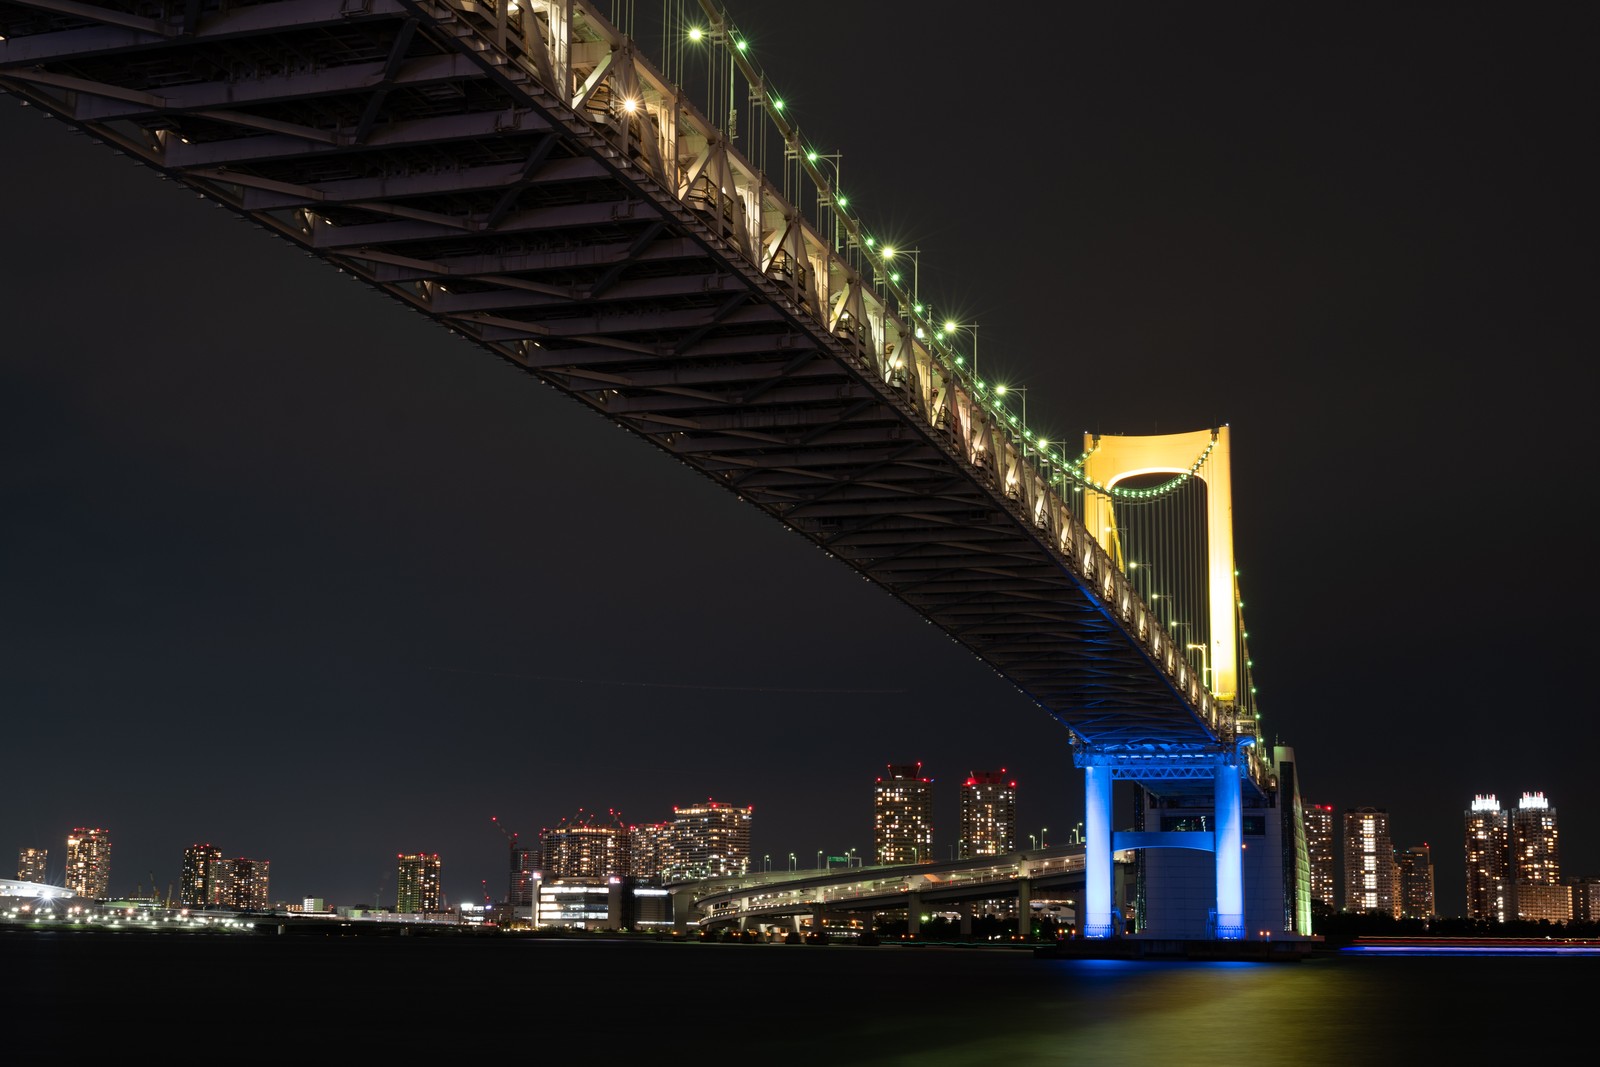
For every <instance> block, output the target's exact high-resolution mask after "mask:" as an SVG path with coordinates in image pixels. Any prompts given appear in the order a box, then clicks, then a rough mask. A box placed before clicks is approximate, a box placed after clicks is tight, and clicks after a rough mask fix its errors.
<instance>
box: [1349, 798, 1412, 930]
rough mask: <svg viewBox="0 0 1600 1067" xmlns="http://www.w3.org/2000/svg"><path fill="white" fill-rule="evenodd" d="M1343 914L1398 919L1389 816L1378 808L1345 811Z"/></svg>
mask: <svg viewBox="0 0 1600 1067" xmlns="http://www.w3.org/2000/svg"><path fill="white" fill-rule="evenodd" d="M1344 910H1345V911H1350V912H1356V913H1358V914H1367V913H1372V912H1376V913H1378V914H1380V915H1390V916H1394V917H1395V918H1399V916H1400V899H1399V897H1398V896H1397V895H1396V893H1395V862H1394V843H1393V839H1392V838H1391V837H1390V836H1389V813H1388V812H1386V811H1384V810H1383V809H1382V808H1348V809H1346V810H1345V813H1344Z"/></svg>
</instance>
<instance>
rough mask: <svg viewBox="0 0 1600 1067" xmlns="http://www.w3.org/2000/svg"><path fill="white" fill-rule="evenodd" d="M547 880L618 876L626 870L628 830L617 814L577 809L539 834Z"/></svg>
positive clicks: (614, 812)
mask: <svg viewBox="0 0 1600 1067" xmlns="http://www.w3.org/2000/svg"><path fill="white" fill-rule="evenodd" d="M539 845H540V850H541V851H542V852H543V853H544V868H543V871H544V876H545V880H546V881H553V880H555V879H557V878H610V877H612V876H617V877H621V876H622V875H624V874H626V873H627V871H628V828H627V827H626V826H624V825H623V823H622V818H621V816H619V815H618V814H617V813H616V811H614V810H612V811H607V812H605V813H603V814H602V813H600V812H591V811H586V810H585V809H583V808H579V809H578V810H577V812H576V813H574V814H573V815H570V816H568V817H567V818H564V819H562V820H561V821H560V822H559V823H557V824H556V825H555V826H553V827H547V828H546V829H544V830H541V831H540V832H539Z"/></svg>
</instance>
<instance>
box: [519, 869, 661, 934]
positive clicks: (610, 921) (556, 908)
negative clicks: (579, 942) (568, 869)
mask: <svg viewBox="0 0 1600 1067" xmlns="http://www.w3.org/2000/svg"><path fill="white" fill-rule="evenodd" d="M534 925H535V926H539V927H567V928H569V929H574V930H669V929H671V928H672V897H671V895H670V894H669V893H668V891H667V890H665V889H662V888H660V887H658V886H641V885H637V884H635V883H634V880H633V879H631V878H561V879H556V880H555V881H552V882H541V883H540V884H539V890H538V910H537V912H536V913H535V916H534Z"/></svg>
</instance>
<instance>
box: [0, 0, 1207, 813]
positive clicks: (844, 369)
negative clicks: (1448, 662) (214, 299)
mask: <svg viewBox="0 0 1600 1067" xmlns="http://www.w3.org/2000/svg"><path fill="white" fill-rule="evenodd" d="M138 10H139V11H140V12H142V11H143V10H144V8H142V7H141V8H139V9H138ZM162 10H163V11H164V12H165V14H164V15H163V17H159V18H156V17H149V16H147V15H145V14H140V13H136V12H135V10H134V7H133V5H114V6H99V5H89V4H80V3H66V2H65V0H26V2H0V36H3V37H4V40H3V42H0V88H3V89H5V90H6V91H8V92H10V93H12V94H13V95H15V96H17V97H20V98H22V99H24V100H26V101H28V102H30V103H31V104H33V105H34V106H36V107H38V108H39V109H40V110H42V111H44V112H47V113H49V114H51V115H54V116H57V117H59V118H61V119H64V120H66V121H67V122H69V123H71V124H72V125H74V126H76V127H78V128H80V129H82V130H84V131H86V132H87V133H89V134H90V135H92V136H94V137H95V138H97V139H99V140H102V141H104V142H106V143H108V144H110V145H112V146H114V147H115V148H117V149H119V150H121V151H123V152H125V153H127V154H129V155H132V156H135V157H137V158H138V159H140V160H142V161H144V162H145V163H147V164H149V165H150V166H152V167H153V168H155V169H157V170H159V171H160V172H162V173H163V174H165V175H167V176H169V177H170V178H173V179H175V180H177V181H180V182H182V183H184V184H186V185H187V186H189V187H191V188H193V189H195V190H196V191H198V192H199V193H200V194H201V195H202V196H203V197H205V198H207V199H209V200H212V201H214V202H217V203H220V204H222V205H225V206H226V207H228V208H230V209H231V210H233V211H235V212H238V213H239V214H241V215H243V216H245V217H247V218H249V219H251V220H253V221H254V222H256V223H257V224H259V225H261V226H262V227H264V228H266V229H268V230H270V231H271V232H273V233H275V234H277V235H278V236H280V237H283V238H285V239H287V240H289V241H292V242H294V243H295V244H296V245H298V246H299V247H301V248H304V249H305V250H307V251H308V252H310V253H312V254H314V255H315V256H317V257H318V258H320V259H322V260H324V261H325V262H327V263H330V264H333V265H335V266H337V267H338V268H340V269H341V270H344V271H346V272H348V273H350V274H352V275H354V276H355V277H357V278H360V279H362V280H364V281H365V282H367V283H368V284H370V285H371V286H373V287H375V288H377V289H379V290H381V291H382V292H384V293H385V294H387V295H389V296H390V297H392V298H394V299H395V300H397V301H399V302H400V303H402V304H404V305H405V306H407V307H409V308H411V309H413V310H415V311H417V312H419V313H421V314H423V315H425V316H427V317H428V318H429V319H432V320H434V321H437V322H440V323H443V324H445V325H447V326H448V327H449V328H451V329H452V330H454V331H456V332H457V333H458V334H460V335H461V336H463V337H465V338H467V339H468V340H470V341H472V342H474V343H476V344H478V345H480V346H482V347H484V348H486V349H488V350H490V351H492V352H494V353H496V354H497V355H499V356H500V357H502V358H503V359H505V360H507V361H509V362H510V363H512V364H514V365H515V366H517V367H520V368H522V369H524V370H525V371H527V372H528V373H529V374H531V375H533V376H534V377H536V378H538V379H539V380H541V381H543V382H545V383H547V384H548V385H550V386H552V387H554V388H555V389H557V390H559V391H560V392H562V393H563V394H565V395H567V396H569V397H572V398H574V399H576V400H579V401H581V402H582V403H584V404H585V405H587V406H589V407H590V408H591V409H592V410H593V411H595V412H596V413H597V414H599V415H601V416H603V417H604V418H606V419H607V420H609V421H611V422H612V423H615V424H618V425H621V426H623V427H625V428H627V429H628V430H630V431H632V432H633V433H635V434H637V435H638V436H640V437H642V438H644V439H645V440H647V441H649V442H650V443H651V444H653V445H655V446H656V447H657V448H659V449H660V450H662V451H663V452H666V453H667V454H669V455H671V456H673V457H675V458H676V459H678V460H679V461H681V462H682V463H684V464H686V465H687V466H689V467H690V468H692V469H694V470H696V471H698V472H699V473H701V474H703V475H705V476H706V477H708V478H710V479H712V480H713V481H715V482H716V483H717V484H719V485H721V486H723V487H724V488H726V489H727V490H729V491H730V492H732V493H735V494H736V495H737V496H738V497H739V498H740V499H742V500H744V501H745V502H747V503H749V504H751V505H753V506H755V507H758V508H760V509H762V510H763V511H764V512H766V513H767V514H769V515H771V516H772V517H773V518H775V519H777V520H778V521H780V522H782V523H783V524H784V525H785V526H787V527H789V528H790V529H791V530H794V531H796V532H798V533H800V534H801V535H803V536H804V537H805V538H807V539H808V540H810V541H811V542H812V543H813V544H815V545H817V546H818V547H820V548H822V549H824V550H825V551H827V552H828V553H829V554H830V555H832V556H833V557H835V558H837V559H839V560H840V561H842V562H844V563H846V564H848V565H849V566H851V567H853V568H855V569H856V570H857V571H859V572H860V573H862V574H864V575H865V576H867V577H868V578H870V579H871V580H872V581H874V582H876V583H877V584H878V585H880V586H882V587H883V588H884V589H886V590H888V591H889V592H890V593H892V594H893V595H894V596H895V597H897V598H898V599H900V600H901V601H903V602H904V603H906V604H907V605H909V606H910V607H911V608H912V609H913V610H915V611H916V612H917V613H919V614H921V615H922V616H924V617H925V618H927V619H929V620H931V621H932V622H933V623H935V624H936V625H938V626H939V627H940V628H941V629H943V630H944V631H945V632H946V633H948V634H949V635H950V636H951V637H953V638H954V639H955V640H956V641H958V642H959V643H960V644H962V645H963V646H965V647H966V648H967V649H969V650H971V652H972V653H974V654H976V655H977V656H978V657H980V658H981V659H983V660H984V661H985V662H987V663H989V664H990V665H992V666H993V667H994V668H995V669H996V670H997V671H998V672H999V673H1001V674H1002V675H1004V676H1005V677H1006V678H1008V679H1010V680H1011V681H1012V682H1014V683H1015V684H1016V685H1017V686H1018V687H1019V688H1021V689H1022V690H1023V691H1024V692H1025V693H1027V694H1028V695H1029V696H1030V697H1031V698H1032V699H1033V700H1035V701H1036V702H1037V703H1038V704H1039V705H1040V706H1041V707H1043V708H1045V709H1046V710H1047V711H1049V712H1050V713H1051V714H1053V715H1055V716H1056V717H1057V718H1059V719H1060V720H1061V721H1062V722H1063V723H1065V724H1067V725H1068V726H1069V727H1070V728H1071V730H1072V731H1073V734H1074V735H1075V737H1076V739H1078V740H1079V741H1080V742H1083V743H1085V744H1086V745H1088V746H1090V747H1092V748H1093V749H1094V750H1095V751H1115V752H1120V753H1125V754H1128V755H1130V756H1134V757H1139V756H1141V755H1142V756H1147V757H1149V758H1150V759H1151V761H1152V763H1151V765H1152V767H1153V766H1154V764H1155V763H1156V762H1159V760H1160V759H1161V758H1163V757H1166V756H1169V755H1172V754H1182V753H1202V752H1203V753H1215V752H1217V751H1219V747H1218V746H1219V739H1218V737H1217V735H1216V732H1215V730H1213V729H1211V728H1208V727H1207V725H1206V723H1205V722H1203V721H1202V720H1201V718H1200V717H1199V716H1198V715H1197V713H1196V710H1195V707H1194V706H1193V704H1192V703H1191V702H1190V701H1188V700H1186V699H1185V696H1184V694H1183V693H1182V692H1180V691H1179V690H1178V689H1177V688H1176V687H1175V686H1174V685H1173V684H1172V680H1171V678H1170V677H1168V676H1167V675H1165V674H1164V673H1163V672H1162V670H1161V669H1160V667H1159V665H1158V664H1157V663H1156V662H1155V660H1154V659H1153V658H1152V655H1151V652H1150V650H1149V648H1148V645H1147V643H1145V642H1143V641H1141V639H1140V636H1139V635H1138V634H1136V633H1135V632H1133V629H1132V628H1131V627H1130V626H1129V624H1128V623H1127V622H1126V621H1124V620H1121V619H1119V618H1117V616H1116V613H1115V612H1114V611H1113V610H1112V608H1111V606H1110V603H1109V599H1108V598H1106V597H1104V596H1102V595H1100V593H1101V592H1103V591H1101V590H1097V588H1096V585H1095V583H1094V582H1093V581H1086V580H1085V578H1084V576H1083V574H1082V573H1080V572H1079V571H1080V570H1081V568H1078V567H1077V566H1076V565H1075V563H1074V561H1073V559H1072V558H1071V555H1070V554H1069V553H1064V552H1063V551H1062V550H1061V548H1060V541H1059V540H1058V539H1057V538H1055V537H1053V536H1052V534H1051V532H1050V531H1048V530H1046V529H1043V528H1041V526H1040V524H1039V521H1038V518H1037V516H1038V512H1037V511H1032V510H1030V509H1029V508H1027V507H1026V506H1025V505H1024V504H1023V503H1022V501H1021V500H1020V499H1018V498H1016V497H1015V496H1013V495H1010V494H1008V491H1007V489H1008V487H1007V486H1006V485H1005V484H1004V483H1003V482H1002V480H1001V479H1000V478H997V476H996V474H995V472H994V470H993V469H992V468H991V467H989V466H983V465H974V464H973V463H971V462H969V461H968V459H967V458H966V457H965V456H964V455H963V452H962V450H960V449H958V448H956V447H955V446H954V445H953V443H952V440H953V438H952V434H953V432H954V430H953V428H952V427H951V426H949V425H942V424H938V423H937V420H936V422H935V423H934V424H930V423H929V422H927V421H925V420H923V419H921V418H920V417H919V416H918V414H917V412H916V411H915V409H914V407H913V406H912V405H911V404H910V403H909V401H908V399H907V397H906V395H905V393H904V391H903V389H902V387H901V383H899V382H898V381H896V380H895V379H894V378H893V377H889V378H885V377H884V376H883V375H882V374H881V373H880V372H879V365H878V364H877V363H876V362H875V360H874V359H873V358H872V357H873V356H874V355H875V354H873V353H868V352H866V351H865V349H864V346H863V345H862V343H861V341H860V339H859V338H856V337H852V336H850V335H849V334H847V333H843V332H842V331H838V330H837V329H835V330H834V331H832V332H830V328H829V326H828V318H827V316H826V315H822V314H819V313H818V309H817V308H816V307H815V306H814V303H815V301H814V300H813V299H811V298H810V296H809V295H808V293H807V292H806V291H805V289H804V287H797V286H796V285H795V284H793V282H792V280H789V279H786V278H785V277H784V276H783V275H782V273H781V272H780V271H777V270H774V269H767V270H765V271H764V270H763V269H761V268H759V267H758V266H757V265H756V263H755V262H753V261H752V260H751V258H750V257H749V256H748V255H747V254H746V253H745V252H743V251H741V250H740V248H739V247H738V246H737V243H736V242H734V241H733V240H731V239H730V238H729V237H728V235H727V232H726V226H725V224H724V223H725V220H724V219H722V218H720V217H719V211H721V210H726V208H725V206H724V208H722V209H719V208H718V207H717V206H716V205H715V204H706V203H697V202H696V201H695V200H694V199H693V198H692V197H686V196H684V197H680V195H679V193H678V192H675V191H674V190H673V189H671V188H669V187H668V186H667V185H664V184H662V183H661V182H658V181H656V180H655V179H654V178H652V177H651V175H650V174H649V173H648V171H649V166H648V164H649V163H650V161H649V160H648V159H646V158H644V157H643V156H641V155H639V154H638V153H636V152H635V153H630V152H629V151H628V148H627V141H626V139H624V140H623V141H622V142H621V147H620V148H619V142H618V141H617V140H616V137H615V134H614V131H611V130H609V129H608V128H607V127H606V126H605V125H604V124H603V123H597V122H596V121H594V117H593V116H589V115H585V114H583V113H581V112H580V111H579V110H577V109H575V108H574V107H572V106H569V102H567V101H566V100H565V97H564V94H561V93H556V92H553V91H551V89H550V88H549V87H548V86H546V85H544V84H542V83H541V81H540V79H539V78H538V77H535V76H534V75H535V74H536V73H537V72H536V71H534V70H533V68H532V67H531V66H530V64H529V63H527V62H521V61H518V62H511V61H510V60H508V58H507V56H506V54H502V53H499V52H497V51H496V50H495V49H494V48H485V47H484V46H483V44H482V37H483V35H482V34H481V33H477V32H470V33H469V32H467V28H466V24H465V21H464V15H463V12H465V11H466V10H467V8H465V7H461V6H459V5H458V6H450V5H446V4H443V3H412V2H409V0H362V2H359V3H353V2H350V0H344V2H341V0H291V2H280V3H260V4H249V3H245V4H230V5H228V6H227V7H223V6H221V5H219V4H218V3H217V2H216V0H205V2H199V0H195V2H191V3H189V4H187V5H182V4H175V5H171V6H170V7H168V8H163V9H162ZM484 10H487V9H484ZM504 10H505V8H504V5H502V7H501V11H502V14H501V16H500V18H501V32H502V35H503V33H504V14H503V12H504ZM599 43H600V44H602V45H603V43H604V42H599ZM268 299H270V298H268ZM580 447H581V446H580ZM568 461H570V457H569V458H568ZM1148 784H1149V785H1150V787H1151V788H1152V789H1154V790H1156V791H1157V792H1163V791H1168V792H1184V791H1189V790H1201V791H1204V792H1205V793H1208V794H1209V792H1210V789H1211V783H1210V781H1209V779H1206V780H1204V781H1201V780H1198V779H1196V778H1194V777H1193V776H1184V775H1179V774H1171V773H1167V774H1155V773H1153V774H1152V775H1150V777H1149V782H1148Z"/></svg>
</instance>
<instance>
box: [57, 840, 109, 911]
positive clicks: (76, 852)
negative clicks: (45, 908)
mask: <svg viewBox="0 0 1600 1067" xmlns="http://www.w3.org/2000/svg"><path fill="white" fill-rule="evenodd" d="M65 883H66V887H67V888H68V889H70V890H72V891H73V892H74V893H76V894H78V896H80V897H91V898H94V899H103V898H105V897H107V896H110V895H111V890H110V886H111V831H109V830H100V829H93V830H91V829H89V828H87V827H83V826H80V827H78V828H76V829H74V830H73V831H72V833H70V834H68V835H67V872H66V878H65Z"/></svg>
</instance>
